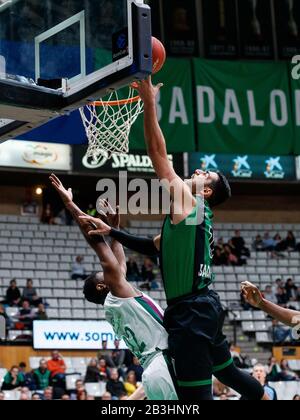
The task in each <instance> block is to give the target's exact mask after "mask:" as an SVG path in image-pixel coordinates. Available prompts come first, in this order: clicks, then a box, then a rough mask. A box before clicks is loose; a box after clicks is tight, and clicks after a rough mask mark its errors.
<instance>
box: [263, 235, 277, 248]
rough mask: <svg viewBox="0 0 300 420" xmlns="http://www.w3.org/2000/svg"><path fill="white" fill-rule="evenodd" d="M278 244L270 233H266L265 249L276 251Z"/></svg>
mask: <svg viewBox="0 0 300 420" xmlns="http://www.w3.org/2000/svg"><path fill="white" fill-rule="evenodd" d="M276 245H277V242H276V241H275V240H274V238H271V237H270V235H269V233H267V232H266V233H265V234H264V239H263V248H262V249H263V251H271V252H272V251H274V249H275V246H276Z"/></svg>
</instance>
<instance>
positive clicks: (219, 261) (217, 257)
mask: <svg viewBox="0 0 300 420" xmlns="http://www.w3.org/2000/svg"><path fill="white" fill-rule="evenodd" d="M227 264H228V262H227V257H226V254H225V252H224V251H221V250H220V248H219V247H216V248H215V253H214V265H216V266H220V265H227Z"/></svg>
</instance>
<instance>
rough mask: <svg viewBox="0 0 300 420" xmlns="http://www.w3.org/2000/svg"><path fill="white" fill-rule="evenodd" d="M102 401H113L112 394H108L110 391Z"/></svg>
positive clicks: (104, 395)
mask: <svg viewBox="0 0 300 420" xmlns="http://www.w3.org/2000/svg"><path fill="white" fill-rule="evenodd" d="M101 400H102V401H111V400H112V398H111V393H110V392H108V391H106V392H105V393H104V394H103V395H102V398H101Z"/></svg>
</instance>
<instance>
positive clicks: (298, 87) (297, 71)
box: [289, 55, 300, 155]
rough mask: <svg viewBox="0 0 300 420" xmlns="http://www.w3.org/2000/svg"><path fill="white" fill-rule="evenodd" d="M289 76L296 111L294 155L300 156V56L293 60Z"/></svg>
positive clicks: (293, 105)
mask: <svg viewBox="0 0 300 420" xmlns="http://www.w3.org/2000/svg"><path fill="white" fill-rule="evenodd" d="M289 74H290V80H291V96H292V107H293V111H294V120H295V125H294V138H295V146H294V154H295V155H299V154H300V55H298V56H296V57H295V58H294V59H293V62H292V64H291V66H289Z"/></svg>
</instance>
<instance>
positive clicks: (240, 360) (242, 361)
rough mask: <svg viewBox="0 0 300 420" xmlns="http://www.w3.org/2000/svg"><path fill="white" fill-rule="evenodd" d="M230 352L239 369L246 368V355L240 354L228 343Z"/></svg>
mask: <svg viewBox="0 0 300 420" xmlns="http://www.w3.org/2000/svg"><path fill="white" fill-rule="evenodd" d="M230 353H231V357H232V358H233V361H234V363H235V365H236V367H238V368H239V369H247V368H248V367H249V365H248V364H247V363H246V358H247V356H242V355H241V353H240V352H239V351H237V350H236V348H235V346H234V345H233V344H230Z"/></svg>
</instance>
